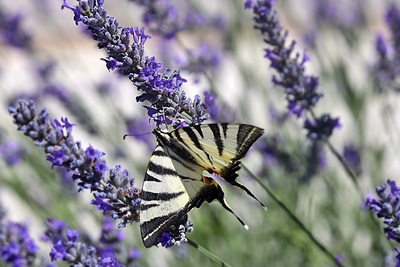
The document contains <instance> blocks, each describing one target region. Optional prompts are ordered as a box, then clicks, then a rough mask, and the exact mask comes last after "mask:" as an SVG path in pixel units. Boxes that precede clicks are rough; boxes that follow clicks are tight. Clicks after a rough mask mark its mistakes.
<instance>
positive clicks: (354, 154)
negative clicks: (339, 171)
mask: <svg viewBox="0 0 400 267" xmlns="http://www.w3.org/2000/svg"><path fill="white" fill-rule="evenodd" d="M343 158H344V160H345V161H346V162H347V165H348V166H349V167H350V168H351V170H352V171H353V173H354V174H355V175H357V176H359V175H360V174H361V172H362V167H361V153H360V149H359V148H357V147H355V146H354V145H352V144H348V145H345V147H344V149H343Z"/></svg>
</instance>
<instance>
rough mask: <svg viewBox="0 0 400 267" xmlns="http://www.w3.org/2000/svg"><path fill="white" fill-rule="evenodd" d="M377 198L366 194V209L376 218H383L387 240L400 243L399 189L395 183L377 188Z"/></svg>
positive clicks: (389, 181) (391, 182)
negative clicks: (374, 214)
mask: <svg viewBox="0 0 400 267" xmlns="http://www.w3.org/2000/svg"><path fill="white" fill-rule="evenodd" d="M375 191H376V194H377V195H378V197H377V198H375V197H373V196H372V195H371V194H370V193H369V192H368V193H367V201H366V205H367V207H368V208H369V209H370V210H371V211H373V212H375V213H376V215H377V217H378V218H383V222H384V224H386V227H385V228H384V229H383V231H384V232H385V234H386V235H387V238H388V239H391V240H395V241H396V242H398V243H400V187H398V186H397V185H396V182H395V181H392V180H388V181H387V183H385V184H382V185H381V186H377V187H376V189H375Z"/></svg>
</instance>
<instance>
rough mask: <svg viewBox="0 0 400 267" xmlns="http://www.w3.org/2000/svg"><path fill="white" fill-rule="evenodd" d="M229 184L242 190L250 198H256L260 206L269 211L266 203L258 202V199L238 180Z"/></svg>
mask: <svg viewBox="0 0 400 267" xmlns="http://www.w3.org/2000/svg"><path fill="white" fill-rule="evenodd" d="M229 183H230V184H231V185H233V186H236V187H238V188H240V189H242V190H243V191H245V192H246V193H247V194H248V195H249V196H251V197H252V198H254V199H255V200H257V201H258V203H260V205H261V206H262V207H263V208H264V209H265V210H267V206H265V205H264V203H262V202H261V201H260V200H258V198H257V197H256V196H255V195H254V194H253V193H252V192H251V191H250V190H249V189H247V187H245V186H244V185H242V184H241V183H239V182H237V181H236V180H233V181H229Z"/></svg>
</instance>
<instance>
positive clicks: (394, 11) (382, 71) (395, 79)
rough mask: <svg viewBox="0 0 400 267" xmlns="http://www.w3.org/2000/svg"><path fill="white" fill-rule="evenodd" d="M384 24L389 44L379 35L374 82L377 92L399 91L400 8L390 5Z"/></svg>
mask: <svg viewBox="0 0 400 267" xmlns="http://www.w3.org/2000/svg"><path fill="white" fill-rule="evenodd" d="M385 22H386V25H387V26H388V28H389V31H390V34H391V42H390V43H388V42H387V41H385V39H384V38H383V36H382V35H381V34H380V33H379V34H378V35H377V37H376V41H375V47H376V51H377V54H378V60H377V62H376V63H375V65H374V66H373V70H372V73H373V74H374V78H375V82H376V84H377V87H378V88H379V92H382V91H384V90H388V89H389V90H395V91H400V78H399V76H400V30H399V28H400V6H399V5H396V4H394V3H392V4H390V5H389V6H388V8H387V11H386V14H385Z"/></svg>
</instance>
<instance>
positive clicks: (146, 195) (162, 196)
mask: <svg viewBox="0 0 400 267" xmlns="http://www.w3.org/2000/svg"><path fill="white" fill-rule="evenodd" d="M183 194H186V192H184V191H180V192H173V193H161V192H157V193H156V192H150V191H142V200H144V201H152V200H162V201H169V200H171V199H174V198H177V197H179V196H181V195H183Z"/></svg>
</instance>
